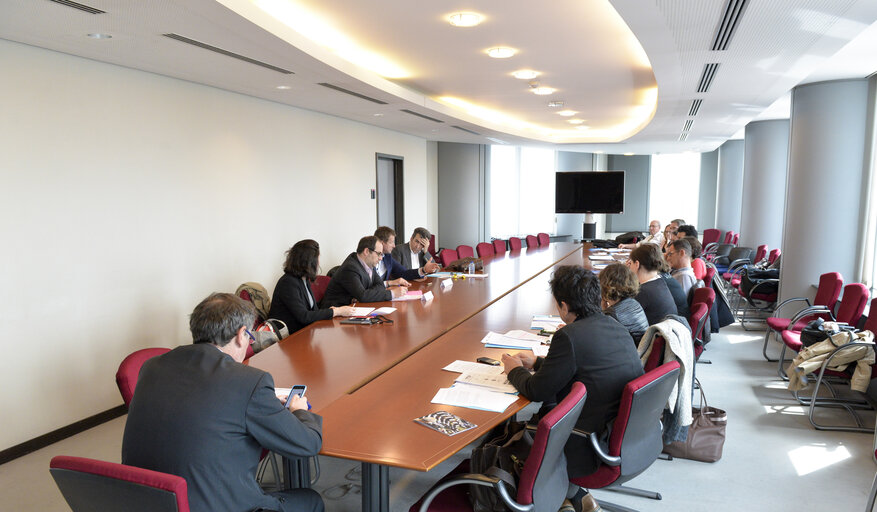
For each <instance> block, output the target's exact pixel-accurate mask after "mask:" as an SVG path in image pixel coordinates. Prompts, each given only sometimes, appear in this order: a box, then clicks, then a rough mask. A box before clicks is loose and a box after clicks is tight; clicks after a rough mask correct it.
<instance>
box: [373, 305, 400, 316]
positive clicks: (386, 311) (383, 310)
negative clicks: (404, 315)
mask: <svg viewBox="0 0 877 512" xmlns="http://www.w3.org/2000/svg"><path fill="white" fill-rule="evenodd" d="M395 312H396V308H391V307H390V306H384V307H382V308H378V309H376V310H374V312H373V313H374V314H375V315H389V314H390V313H395Z"/></svg>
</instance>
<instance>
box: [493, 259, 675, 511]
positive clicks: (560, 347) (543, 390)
mask: <svg viewBox="0 0 877 512" xmlns="http://www.w3.org/2000/svg"><path fill="white" fill-rule="evenodd" d="M644 245H649V246H651V247H654V248H655V250H657V251H660V249H659V248H658V246H657V245H654V244H644ZM550 285H551V294H552V295H553V296H554V301H555V303H556V305H557V311H558V313H559V314H560V317H561V318H562V319H563V321H564V322H566V325H565V326H564V327H562V328H561V329H560V330H558V331H557V333H556V334H555V335H554V338H553V340H552V342H551V346H550V348H549V349H548V355H547V356H545V357H539V358H536V357H535V356H534V355H533V353H532V352H530V351H527V352H518V353H517V354H515V355H510V354H504V355H503V356H502V362H503V365H504V367H505V372H506V373H507V374H508V379H509V382H511V383H512V385H513V386H515V388H516V389H517V390H518V391H520V393H521V395H523V396H524V397H526V398H527V399H529V400H532V401H534V402H543V410H544V409H546V407H550V406H551V405H550V404H556V403H558V402H560V400H562V399H563V397H565V396H566V395H567V394H568V393H569V391H570V389H571V388H572V385H573V383H574V382H576V381H578V382H582V383H583V384H584V385H585V387H586V388H587V390H588V399H587V400H586V401H585V405H584V407H583V408H582V412H581V414H580V415H579V418H578V420H577V421H576V428H579V429H581V430H584V431H586V432H602V431H603V429H605V427H606V424H607V423H608V422H609V421H610V420H612V419H614V418H615V416H616V415H617V414H618V405H619V401H620V400H621V392H622V390H623V389H624V386H625V385H626V384H627V383H628V382H629V381H631V380H633V379H635V378H636V377H639V376H640V375H642V374H643V367H642V364H641V363H640V360H639V357H638V356H637V353H636V349H635V348H634V346H633V344H632V343H631V342H630V334H629V333H628V332H627V329H625V328H624V327H623V326H622V325H621V324H619V323H618V322H616V321H615V320H613V319H611V318H609V317H608V316H606V315H604V314H602V312H601V311H600V284H599V282H598V281H597V276H595V275H594V274H593V273H592V272H591V271H589V270H586V269H584V268H583V267H580V266H576V265H568V266H562V267H560V268H558V269H557V271H556V272H555V273H554V275H553V276H552V278H551V282H550ZM530 370H535V373H532V374H531V373H530ZM540 412H542V411H540ZM564 452H565V453H566V463H567V472H568V473H569V476H570V477H571V478H575V477H580V476H585V475H589V474H591V473H593V472H595V471H596V470H597V469H598V468H599V466H600V460H599V459H598V458H597V456H596V454H595V453H594V451H593V449H592V448H591V444H590V442H589V440H588V439H586V438H584V437H580V436H570V438H569V440H568V441H567V443H566V446H565V447H564ZM574 499H575V501H576V502H578V503H576V504H575V505H574V506H576V508H577V510H579V509H580V510H585V511H590V510H597V509H598V506H597V504H596V503H595V502H594V500H593V498H591V496H590V494H587V493H586V492H585V491H580V492H579V494H577V495H576V497H575V498H574ZM578 504H581V505H582V507H581V508H579V507H578V506H577V505H578Z"/></svg>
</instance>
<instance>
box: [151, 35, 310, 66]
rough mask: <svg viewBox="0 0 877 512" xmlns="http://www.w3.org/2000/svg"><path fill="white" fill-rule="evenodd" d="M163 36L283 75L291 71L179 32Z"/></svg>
mask: <svg viewBox="0 0 877 512" xmlns="http://www.w3.org/2000/svg"><path fill="white" fill-rule="evenodd" d="M162 35H163V36H164V37H169V38H171V39H174V40H177V41H180V42H181V43H186V44H191V45H192V46H197V47H198V48H204V49H205V50H210V51H211V52H216V53H219V54H222V55H225V56H226V57H232V58H234V59H238V60H242V61H244V62H249V63H250V64H255V65H257V66H262V67H263V68H268V69H270V70H272V71H277V72H278V73H283V74H284V75H292V74H293V72H292V71H289V70H288V69H283V68H278V67H277V66H272V65H271V64H268V63H266V62H262V61H260V60H256V59H251V58H249V57H244V56H243V55H240V54H237V53H234V52H230V51H228V50H223V49H222V48H217V47H215V46H212V45H209V44H207V43H202V42H201V41H196V40H194V39H189V38H188V37H185V36H181V35H179V34H162Z"/></svg>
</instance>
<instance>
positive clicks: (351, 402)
mask: <svg viewBox="0 0 877 512" xmlns="http://www.w3.org/2000/svg"><path fill="white" fill-rule="evenodd" d="M586 260H587V256H586V254H585V252H584V249H583V246H582V245H581V244H575V243H568V242H561V243H553V244H550V245H549V246H547V247H542V248H530V249H525V250H522V251H517V252H511V253H506V254H504V255H498V256H493V257H487V258H484V272H486V273H487V277H485V278H467V279H458V280H453V281H452V283H453V286H451V287H449V288H442V287H441V286H440V282H441V280H440V279H437V278H427V279H426V280H425V281H423V282H419V283H415V284H414V286H413V287H412V289H420V290H422V291H424V292H426V291H432V292H433V294H434V295H435V298H434V299H433V300H431V301H428V302H421V301H403V302H392V303H390V302H384V303H375V304H369V306H375V307H381V306H392V307H397V308H398V309H397V311H395V312H394V313H392V314H390V315H388V317H389V318H391V319H392V320H393V323H392V324H386V323H385V324H374V325H341V324H339V321H340V319H337V318H336V319H332V320H324V321H320V322H315V323H314V324H311V325H310V326H308V327H306V328H304V329H302V330H300V331H297V332H296V333H294V334H292V335H290V336H289V337H287V338H286V339H284V340H283V341H281V342H280V343H278V344H275V345H273V346H271V347H268V348H267V349H265V350H263V351H262V352H260V353H258V354H256V355H254V356H253V357H251V358H250V360H249V364H250V365H251V366H254V367H257V368H260V369H262V370H265V371H268V372H270V373H271V374H272V376H273V377H274V381H275V385H277V386H278V387H290V386H292V385H294V384H306V385H307V386H308V400H309V402H310V403H311V404H312V407H313V411H314V412H315V413H318V414H320V415H321V416H322V417H323V447H322V450H321V452H320V453H321V454H323V455H327V456H332V457H339V458H345V459H351V460H356V461H360V462H362V464H363V476H362V478H363V482H362V484H363V510H365V511H369V512H372V511H381V512H383V511H388V510H389V478H388V473H389V466H394V467H401V468H407V469H413V470H417V471H429V470H431V469H432V468H434V467H435V466H437V465H438V464H439V463H441V462H442V461H444V460H445V459H447V458H448V457H450V456H452V455H453V454H455V453H457V452H458V451H460V450H461V449H463V448H464V447H465V446H467V445H468V444H470V443H472V442H473V441H475V440H477V439H478V438H480V437H482V436H483V435H484V434H485V433H487V432H488V431H489V430H490V429H491V428H492V427H494V426H495V425H497V424H499V423H500V422H502V421H504V420H505V419H507V418H509V417H511V416H512V415H514V414H515V413H516V412H518V411H519V410H521V409H522V408H523V407H525V406H526V405H527V404H528V403H529V402H528V401H527V400H526V399H524V398H519V399H518V400H517V401H516V402H515V403H514V404H512V405H511V406H509V407H508V408H506V410H505V411H503V412H501V413H496V412H489V411H482V410H475V409H468V408H460V407H453V406H447V405H439V404H432V403H430V401H431V399H432V397H433V396H434V395H435V393H436V392H437V391H438V389H439V388H443V387H449V386H451V384H453V382H454V378H455V376H456V375H457V374H455V373H451V372H447V371H444V370H442V368H443V367H444V366H446V365H447V364H449V363H451V362H453V361H455V360H458V359H459V360H464V361H474V360H475V359H476V358H477V357H480V356H488V357H492V358H494V359H500V357H501V355H502V353H503V352H506V351H508V350H506V349H491V348H485V347H484V345H483V344H482V343H481V339H482V338H483V337H484V335H485V334H486V333H487V332H488V331H495V332H501V333H504V332H506V331H508V330H510V329H524V330H526V329H528V328H529V326H530V321H531V318H532V315H534V314H552V313H554V312H555V305H554V300H553V298H552V297H551V293H550V290H549V287H548V281H549V279H550V277H551V274H552V271H553V269H554V268H555V267H556V266H558V265H581V264H583V263H584V262H585V261H586ZM440 410H444V411H448V412H451V413H453V414H456V415H457V416H460V417H462V418H463V419H465V420H467V421H470V422H471V423H474V424H476V425H477V427H476V428H473V429H471V430H468V431H465V432H462V433H460V434H457V435H455V436H446V435H444V434H441V433H438V432H435V431H433V430H431V429H428V428H424V427H423V426H421V425H418V424H417V423H415V422H414V421H413V420H414V418H417V417H420V416H423V415H425V414H429V413H431V412H434V411H440Z"/></svg>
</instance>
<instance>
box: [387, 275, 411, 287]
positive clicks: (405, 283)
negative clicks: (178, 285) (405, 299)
mask: <svg viewBox="0 0 877 512" xmlns="http://www.w3.org/2000/svg"><path fill="white" fill-rule="evenodd" d="M387 284H388V285H390V286H411V283H409V282H408V281H406V280H405V279H403V278H401V277H400V278H399V279H393V280H392V281H387Z"/></svg>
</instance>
